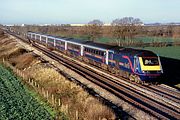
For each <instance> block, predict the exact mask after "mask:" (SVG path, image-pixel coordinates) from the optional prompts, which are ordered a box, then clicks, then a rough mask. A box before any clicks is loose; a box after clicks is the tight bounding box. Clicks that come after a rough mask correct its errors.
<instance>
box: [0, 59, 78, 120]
mask: <svg viewBox="0 0 180 120" xmlns="http://www.w3.org/2000/svg"><path fill="white" fill-rule="evenodd" d="M2 64H3V65H4V66H6V67H8V68H10V69H11V70H12V71H13V73H15V74H16V76H17V77H20V78H21V79H22V80H23V83H25V84H27V85H29V86H31V87H32V88H33V89H34V90H35V91H36V92H37V93H39V94H40V95H41V96H42V97H43V98H44V99H45V100H46V101H48V103H50V104H51V105H52V107H53V108H55V109H56V110H57V111H56V112H57V114H56V116H55V119H57V120H58V119H61V118H62V114H61V113H62V112H63V113H64V114H65V115H67V114H68V113H69V105H68V104H65V105H64V104H63V103H62V102H61V99H60V97H58V96H57V95H56V94H53V93H52V92H50V91H49V90H47V89H46V88H45V87H43V86H42V85H41V84H39V83H38V82H37V81H36V80H34V79H31V78H29V77H28V76H27V75H26V74H25V73H24V72H23V71H21V70H19V69H17V68H15V67H14V66H12V65H11V64H10V63H9V62H7V61H5V60H4V59H3V62H2ZM78 118H79V112H78V110H77V111H76V114H75V118H74V119H75V120H78Z"/></svg>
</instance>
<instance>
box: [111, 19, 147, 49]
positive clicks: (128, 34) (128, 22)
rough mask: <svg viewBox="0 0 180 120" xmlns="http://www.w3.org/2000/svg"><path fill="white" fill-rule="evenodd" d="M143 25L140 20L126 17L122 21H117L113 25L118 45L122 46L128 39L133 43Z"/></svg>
mask: <svg viewBox="0 0 180 120" xmlns="http://www.w3.org/2000/svg"><path fill="white" fill-rule="evenodd" d="M142 24H143V23H142V21H141V20H140V19H139V18H133V17H124V18H121V19H115V20H113V21H112V23H111V25H112V27H113V29H112V30H113V31H112V33H113V36H114V37H115V38H116V43H117V45H119V46H121V45H122V40H123V42H125V40H126V39H129V40H131V41H132V38H133V37H134V35H135V34H137V30H138V28H139V26H141V25H142Z"/></svg>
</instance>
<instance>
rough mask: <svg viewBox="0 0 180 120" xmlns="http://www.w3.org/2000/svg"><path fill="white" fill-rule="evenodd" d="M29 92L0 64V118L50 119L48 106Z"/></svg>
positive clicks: (16, 119) (14, 119) (17, 119)
mask: <svg viewBox="0 0 180 120" xmlns="http://www.w3.org/2000/svg"><path fill="white" fill-rule="evenodd" d="M31 93H32V92H31ZM31 93H30V91H28V89H25V88H24V86H23V85H22V84H21V82H20V81H19V80H18V79H17V78H16V77H14V76H13V74H12V73H10V72H9V71H8V70H7V69H5V68H4V67H3V66H2V65H0V95H1V97H0V119H4V120H5V119H13V120H20V119H23V120H27V119H36V120H42V119H52V118H53V116H52V114H50V113H53V112H50V111H49V112H48V110H50V108H49V107H48V106H46V107H45V105H42V104H41V103H42V102H41V103H39V101H37V100H36V99H35V97H34V95H33V94H31ZM47 109H48V110H47Z"/></svg>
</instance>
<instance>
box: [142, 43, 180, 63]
mask: <svg viewBox="0 0 180 120" xmlns="http://www.w3.org/2000/svg"><path fill="white" fill-rule="evenodd" d="M142 49H146V50H151V51H153V52H155V53H156V54H158V55H160V56H164V57H169V58H174V59H179V60H180V46H170V47H145V48H142Z"/></svg>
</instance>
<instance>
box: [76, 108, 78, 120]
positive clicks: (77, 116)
mask: <svg viewBox="0 0 180 120" xmlns="http://www.w3.org/2000/svg"><path fill="white" fill-rule="evenodd" d="M76 120H78V111H77V110H76Z"/></svg>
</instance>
